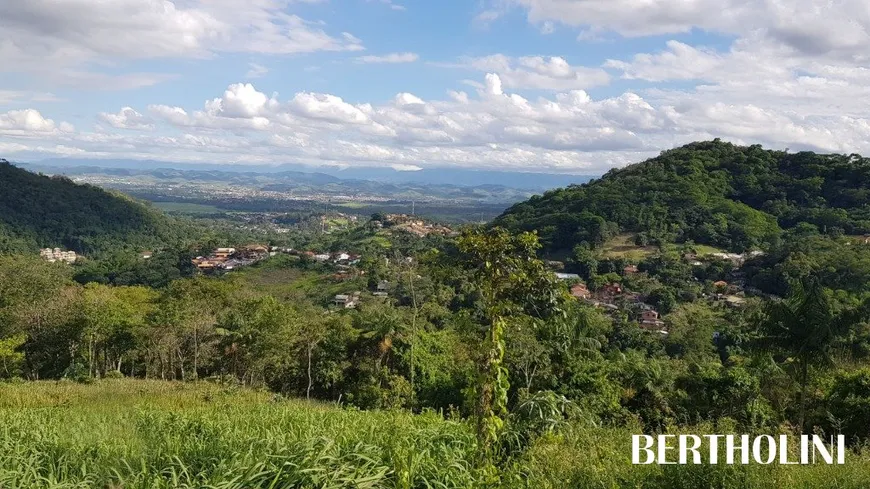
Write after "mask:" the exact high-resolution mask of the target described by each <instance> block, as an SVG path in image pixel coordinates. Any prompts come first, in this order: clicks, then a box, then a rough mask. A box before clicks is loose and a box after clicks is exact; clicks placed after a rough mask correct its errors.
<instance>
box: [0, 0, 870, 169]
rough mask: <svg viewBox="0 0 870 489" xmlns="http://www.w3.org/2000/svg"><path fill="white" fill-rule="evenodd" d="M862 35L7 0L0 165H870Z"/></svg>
mask: <svg viewBox="0 0 870 489" xmlns="http://www.w3.org/2000/svg"><path fill="white" fill-rule="evenodd" d="M720 11H721V12H722V14H721V15H710V13H711V12H720ZM868 27H870V11H868V9H867V7H866V5H864V4H863V3H862V2H860V1H857V0H834V1H833V2H829V1H819V0H793V1H789V2H785V1H784V0H717V1H712V0H692V1H675V0H674V1H669V0H612V1H608V2H593V1H589V0H479V1H470V2H469V1H458V0H448V1H440V2H428V1H427V2H424V1H419V0H418V1H410V0H409V1H401V0H391V1H386V0H295V1H291V0H246V1H242V0H173V1H168V0H115V1H114V2H112V3H110V4H106V3H103V2H99V1H97V0H32V1H29V2H3V3H2V4H0V72H2V77H0V156H4V157H7V158H9V159H13V160H14V159H20V160H38V159H41V158H49V157H58V156H75V157H76V158H99V159H163V160H166V161H186V162H197V161H202V162H209V163H260V164H262V163H271V164H280V163H305V164H309V165H313V166H319V165H331V166H340V167H344V166H387V167H393V168H396V169H401V170H414V169H417V168H430V167H463V168H498V169H512V170H517V171H547V172H560V173H562V172H564V173H593V174H594V173H601V172H603V171H606V170H607V169H609V168H611V167H614V166H622V165H625V164H627V163H630V162H633V161H638V160H640V159H643V158H645V157H648V156H651V155H654V154H656V153H658V152H659V151H661V150H664V149H668V148H670V147H673V146H676V145H679V144H684V143H687V142H690V141H693V140H697V139H708V138H713V137H721V138H723V139H728V140H731V141H734V142H738V143H762V144H765V145H767V146H770V147H775V148H779V149H783V148H786V147H788V148H791V149H812V150H817V151H825V152H853V151H857V152H861V151H864V152H870V147H867V146H868V143H867V141H870V138H868V137H867V136H870V123H868V121H867V118H866V117H867V116H866V114H868V113H870V111H868V110H867V109H870V107H867V106H866V105H867V104H868V102H864V100H865V99H867V97H866V95H867V93H866V92H867V91H868V89H867V88H865V87H867V86H870V84H868V83H867V82H868V81H870V66H868V64H870V63H868V57H867V55H866V54H865V53H866V52H870V51H868V49H867V48H870V37H868V32H870V28H868Z"/></svg>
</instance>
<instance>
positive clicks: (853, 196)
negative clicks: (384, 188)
mask: <svg viewBox="0 0 870 489" xmlns="http://www.w3.org/2000/svg"><path fill="white" fill-rule="evenodd" d="M867 188H870V164H868V159H866V158H862V157H860V156H857V155H821V154H815V153H811V152H801V153H786V152H783V151H769V150H764V149H762V148H761V146H758V145H754V146H745V147H741V146H735V145H733V144H730V143H725V142H721V141H719V140H714V141H708V142H697V143H692V144H688V145H686V146H683V147H680V148H676V149H672V150H668V151H665V152H663V153H662V154H661V155H660V156H658V157H656V158H653V159H650V160H647V161H645V162H643V163H639V164H635V165H630V166H627V167H625V168H620V169H614V170H611V171H610V172H608V173H607V174H606V175H604V176H603V177H602V178H600V179H598V180H593V181H591V182H589V183H587V184H584V185H574V186H570V187H568V188H565V189H559V190H552V191H549V192H546V193H545V194H544V195H542V196H535V197H532V198H531V199H529V200H528V201H526V202H522V203H519V204H516V205H514V206H513V207H511V208H510V209H508V210H507V211H506V212H505V213H504V214H503V215H501V216H500V217H499V218H497V219H496V221H495V223H496V224H497V225H500V226H503V227H506V228H508V229H511V230H525V231H530V230H535V229H536V230H538V231H539V233H540V234H541V242H542V243H543V245H544V248H545V249H546V250H551V251H552V250H560V249H561V250H570V249H572V248H573V247H574V246H575V245H577V244H581V243H587V244H588V245H590V246H593V247H594V246H597V245H599V244H601V243H603V242H604V241H605V240H607V239H608V238H609V237H611V236H613V235H615V234H616V233H617V232H623V231H629V232H637V233H643V234H642V235H641V237H642V238H643V240H644V241H645V242H648V241H650V237H658V238H664V239H665V241H677V242H683V241H688V240H692V241H694V242H697V243H704V244H710V245H716V246H720V247H723V248H727V249H730V250H733V251H736V252H742V251H746V250H750V249H753V248H757V247H764V246H769V245H772V244H775V243H776V242H777V239H778V236H779V234H780V232H781V229H790V228H793V227H795V226H797V225H798V224H800V223H810V224H813V225H815V226H817V227H818V228H819V229H822V230H823V231H824V232H826V233H835V234H836V233H840V234H842V233H845V234H860V233H867V232H870V210H868V207H867V204H866V202H867V195H868V194H867V192H868V191H867Z"/></svg>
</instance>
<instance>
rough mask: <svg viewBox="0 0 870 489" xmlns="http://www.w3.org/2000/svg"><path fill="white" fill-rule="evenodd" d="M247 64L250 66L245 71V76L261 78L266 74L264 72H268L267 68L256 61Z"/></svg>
mask: <svg viewBox="0 0 870 489" xmlns="http://www.w3.org/2000/svg"><path fill="white" fill-rule="evenodd" d="M248 66H249V67H250V69H249V70H248V72H247V73H245V78H248V79H251V78H262V77H263V76H265V75H266V73H269V68H266V67H265V66H263V65H260V64H257V63H249V64H248Z"/></svg>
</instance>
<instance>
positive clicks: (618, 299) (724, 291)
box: [551, 251, 762, 334]
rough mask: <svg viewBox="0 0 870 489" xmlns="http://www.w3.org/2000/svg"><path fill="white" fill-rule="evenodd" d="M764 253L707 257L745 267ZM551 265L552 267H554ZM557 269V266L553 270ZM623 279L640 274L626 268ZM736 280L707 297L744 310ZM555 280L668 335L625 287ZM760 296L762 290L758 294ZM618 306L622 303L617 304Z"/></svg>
mask: <svg viewBox="0 0 870 489" xmlns="http://www.w3.org/2000/svg"><path fill="white" fill-rule="evenodd" d="M761 254H762V252H760V251H754V252H750V253H743V254H736V253H714V254H712V255H708V256H709V257H711V258H715V259H721V260H728V261H731V262H732V263H734V264H735V265H737V266H739V265H742V264H743V263H744V262H745V260H747V259H748V258H753V257H757V256H760V255H761ZM684 258H685V259H686V260H687V261H688V262H689V263H691V264H693V265H694V264H698V265H701V264H702V263H701V262H700V261H697V260H698V257H696V256H694V255H693V256H685V257H684ZM551 266H552V265H551ZM554 268H556V267H554ZM622 271H623V276H631V275H635V274H637V273H639V270H638V268H637V266H635V265H626V266H625V267H624V268H623V270H622ZM734 276H735V277H734V278H735V281H734V282H732V283H728V282H726V281H724V280H720V281H717V282H714V283H713V293H712V294H710V295H708V296H707V297H708V299H709V300H711V301H716V302H720V303H722V304H724V305H725V306H727V307H732V308H741V307H743V306H744V305H745V303H746V297H745V293H746V292H747V291H748V290H749V289H746V288H745V286H744V284H743V283H742V282H741V280H740V279H739V276H740V273H739V272H735V273H734ZM556 277H557V278H558V279H559V280H563V281H568V282H571V283H572V284H573V285H571V288H570V290H571V295H572V296H574V297H576V298H577V299H578V300H581V301H583V302H585V303H587V304H590V305H593V306H595V307H597V308H600V309H603V310H604V311H605V312H607V313H615V312H618V311H620V310H625V311H626V312H630V313H632V316H636V317H637V318H638V319H637V321H638V324H639V326H640V327H641V328H642V329H644V330H647V331H653V332H657V333H660V334H668V332H667V328H666V327H665V323H664V321H662V320H661V317H660V315H659V313H658V311H656V310H655V309H654V308H653V307H652V306H651V305H649V304H646V303H645V302H644V301H643V300H642V297H641V296H640V295H639V294H635V293H631V292H629V291H627V290H625V289H624V288H623V286H622V285H621V284H619V283H616V282H614V283H609V284H605V285H604V286H602V287H601V288H600V289H598V290H596V291H591V290H589V288H588V287H587V285H586V284H585V283H583V282H582V281H580V276H579V275H577V274H575V273H562V272H556ZM758 292H759V293H760V291H758ZM617 304H621V306H620V305H617Z"/></svg>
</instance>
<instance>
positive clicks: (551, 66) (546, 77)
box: [447, 54, 610, 91]
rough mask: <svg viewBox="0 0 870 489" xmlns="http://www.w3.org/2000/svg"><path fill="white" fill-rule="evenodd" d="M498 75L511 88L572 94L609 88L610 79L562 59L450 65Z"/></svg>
mask: <svg viewBox="0 0 870 489" xmlns="http://www.w3.org/2000/svg"><path fill="white" fill-rule="evenodd" d="M447 66H454V67H462V68H467V69H473V70H477V71H481V72H487V73H494V74H497V75H498V76H499V78H500V79H501V81H502V83H503V84H504V86H505V87H507V88H514V89H538V90H555V91H559V90H572V89H577V88H591V87H597V86H602V85H607V84H608V83H609V82H610V75H608V74H607V72H606V71H604V70H603V69H601V68H591V67H583V66H572V65H571V64H569V63H568V62H567V61H566V60H565V59H564V58H562V57H559V56H550V57H543V56H523V57H519V58H512V57H509V56H505V55H503V54H494V55H490V56H483V57H476V58H475V57H465V58H462V59H461V60H460V63H459V64H458V65H456V64H454V65H447Z"/></svg>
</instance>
